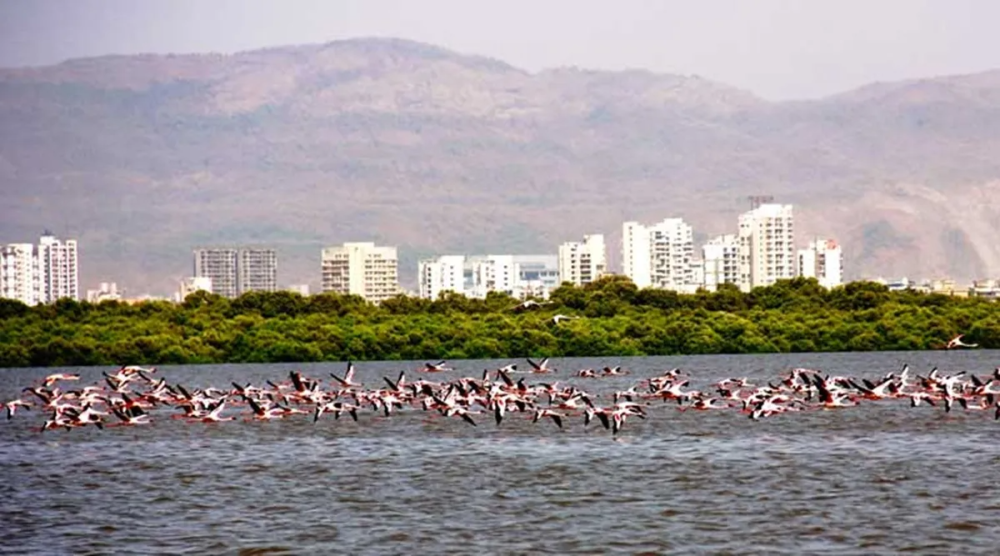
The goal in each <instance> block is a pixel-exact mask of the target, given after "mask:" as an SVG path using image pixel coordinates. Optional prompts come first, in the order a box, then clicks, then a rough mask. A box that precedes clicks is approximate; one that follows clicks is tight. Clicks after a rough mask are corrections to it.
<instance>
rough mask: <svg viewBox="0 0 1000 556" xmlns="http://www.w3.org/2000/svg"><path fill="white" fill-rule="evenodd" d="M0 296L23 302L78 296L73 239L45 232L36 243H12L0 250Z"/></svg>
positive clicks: (43, 301)
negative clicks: (60, 237)
mask: <svg viewBox="0 0 1000 556" xmlns="http://www.w3.org/2000/svg"><path fill="white" fill-rule="evenodd" d="M0 296H2V297H6V298H11V299H18V300H20V301H22V302H24V303H25V304H28V305H35V304H38V303H53V302H55V301H56V300H57V299H63V298H69V299H74V300H78V301H79V299H80V266H79V259H78V258H77V249H76V240H75V239H67V240H65V241H63V240H60V239H58V238H56V237H55V236H53V235H52V233H51V232H49V231H46V232H45V233H44V234H42V237H41V238H40V239H39V240H38V245H37V246H36V245H32V244H30V243H12V244H10V245H7V246H6V247H3V248H2V249H0Z"/></svg>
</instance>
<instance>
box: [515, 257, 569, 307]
mask: <svg viewBox="0 0 1000 556" xmlns="http://www.w3.org/2000/svg"><path fill="white" fill-rule="evenodd" d="M513 259H514V265H515V266H516V270H517V272H516V274H515V276H516V279H515V282H514V288H513V293H512V294H511V295H513V296H514V297H516V298H518V299H527V298H529V297H541V298H543V299H548V297H549V294H551V293H552V290H554V289H556V288H558V287H559V284H560V282H559V256H558V255H513Z"/></svg>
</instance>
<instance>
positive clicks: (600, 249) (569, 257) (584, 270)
mask: <svg viewBox="0 0 1000 556" xmlns="http://www.w3.org/2000/svg"><path fill="white" fill-rule="evenodd" d="M606 271H607V250H606V249H605V247H604V236H603V235H601V234H595V235H586V236H583V241H569V242H566V243H563V244H562V245H560V246H559V282H560V283H563V282H569V283H570V284H573V285H574V286H582V285H585V284H589V283H591V282H593V281H594V280H597V279H598V278H600V277H601V276H603V275H604V273H605V272H606Z"/></svg>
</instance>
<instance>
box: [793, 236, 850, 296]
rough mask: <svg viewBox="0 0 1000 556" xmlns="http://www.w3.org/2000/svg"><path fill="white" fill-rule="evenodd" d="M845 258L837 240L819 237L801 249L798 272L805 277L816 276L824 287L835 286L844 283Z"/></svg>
mask: <svg viewBox="0 0 1000 556" xmlns="http://www.w3.org/2000/svg"><path fill="white" fill-rule="evenodd" d="M843 260H844V257H843V253H842V252H841V249H840V245H839V244H837V242H836V241H834V240H832V239H817V240H814V241H811V242H809V245H808V246H807V247H806V248H805V249H800V250H799V254H798V274H799V276H802V277H804V278H815V279H816V280H817V281H818V282H819V285H821V286H823V287H824V288H835V287H837V286H839V285H841V284H843Z"/></svg>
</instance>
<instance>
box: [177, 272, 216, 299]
mask: <svg viewBox="0 0 1000 556" xmlns="http://www.w3.org/2000/svg"><path fill="white" fill-rule="evenodd" d="M199 291H204V292H208V293H212V279H211V278H209V277H208V276H189V277H187V278H185V279H184V280H181V284H180V287H179V288H178V289H177V296H176V297H175V298H174V300H175V301H177V302H178V303H183V302H184V300H185V299H186V298H187V296H189V295H191V294H193V293H194V292H199Z"/></svg>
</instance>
